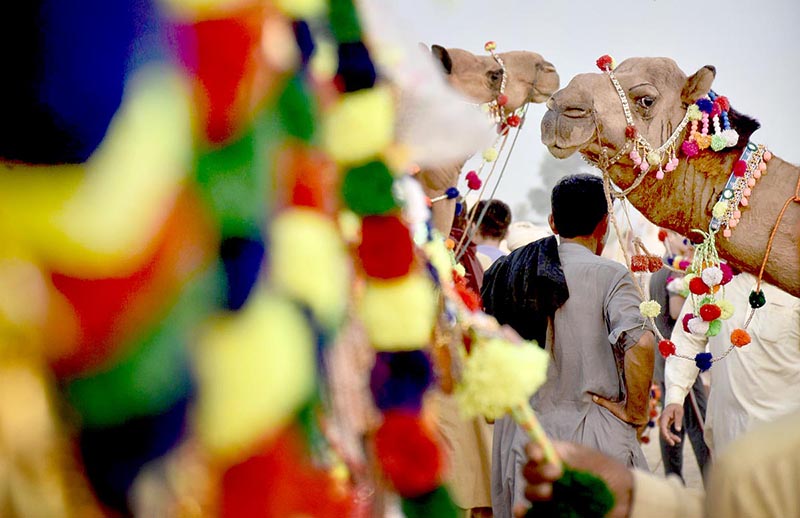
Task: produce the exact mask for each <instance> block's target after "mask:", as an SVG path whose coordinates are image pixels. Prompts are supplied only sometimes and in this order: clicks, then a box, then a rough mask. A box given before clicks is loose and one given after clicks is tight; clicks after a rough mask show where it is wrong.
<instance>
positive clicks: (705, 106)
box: [695, 99, 714, 113]
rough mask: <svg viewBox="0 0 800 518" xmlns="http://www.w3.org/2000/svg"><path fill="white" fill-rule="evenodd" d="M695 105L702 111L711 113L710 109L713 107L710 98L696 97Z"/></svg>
mask: <svg viewBox="0 0 800 518" xmlns="http://www.w3.org/2000/svg"><path fill="white" fill-rule="evenodd" d="M695 105H697V108H698V109H699V110H700V111H701V112H703V113H711V110H713V109H714V103H712V102H711V99H698V100H696V101H695Z"/></svg>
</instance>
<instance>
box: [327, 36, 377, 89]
mask: <svg viewBox="0 0 800 518" xmlns="http://www.w3.org/2000/svg"><path fill="white" fill-rule="evenodd" d="M336 74H337V75H338V76H339V80H340V81H341V83H340V86H341V88H342V90H343V91H344V92H355V91H357V90H362V89H365V88H372V87H373V86H374V85H375V80H376V78H377V73H376V72H375V65H374V64H373V63H372V59H370V57H369V51H368V50H367V47H366V46H364V44H363V43H362V42H360V41H356V42H352V43H341V44H339V68H338V70H337V71H336Z"/></svg>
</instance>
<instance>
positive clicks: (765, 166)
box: [758, 162, 767, 172]
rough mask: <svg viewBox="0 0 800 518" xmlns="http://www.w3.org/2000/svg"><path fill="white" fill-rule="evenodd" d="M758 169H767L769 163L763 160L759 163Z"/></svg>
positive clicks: (762, 170)
mask: <svg viewBox="0 0 800 518" xmlns="http://www.w3.org/2000/svg"><path fill="white" fill-rule="evenodd" d="M758 170H759V171H761V172H764V171H766V170H767V164H765V163H764V162H761V163H760V164H758Z"/></svg>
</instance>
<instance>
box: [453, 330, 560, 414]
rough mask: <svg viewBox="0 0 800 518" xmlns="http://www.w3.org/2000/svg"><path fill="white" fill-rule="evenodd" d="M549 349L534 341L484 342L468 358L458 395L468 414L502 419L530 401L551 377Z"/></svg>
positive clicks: (461, 405)
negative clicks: (548, 370) (537, 344)
mask: <svg viewBox="0 0 800 518" xmlns="http://www.w3.org/2000/svg"><path fill="white" fill-rule="evenodd" d="M547 359H548V356H547V353H546V352H545V351H544V350H542V349H541V348H539V347H538V346H536V345H535V344H533V343H530V342H525V343H523V344H520V345H515V344H512V343H510V342H508V341H506V340H501V339H498V338H495V339H491V340H488V341H486V342H480V343H479V344H478V345H477V347H474V348H473V350H472V352H471V353H470V355H469V356H468V357H467V358H466V360H465V361H464V370H463V372H462V376H461V382H460V383H459V385H458V386H457V387H456V393H455V395H456V399H457V401H458V405H459V408H460V409H461V412H462V414H463V415H464V416H465V417H474V416H478V415H482V416H484V417H487V418H489V419H498V418H500V417H502V416H503V415H505V414H506V413H507V412H508V411H509V410H510V409H511V408H513V407H515V406H517V405H524V404H527V402H528V400H529V399H530V397H531V396H532V395H533V394H534V393H535V392H536V391H537V390H539V387H540V386H541V385H542V384H543V383H544V382H545V380H546V379H547Z"/></svg>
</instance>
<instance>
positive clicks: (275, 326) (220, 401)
mask: <svg viewBox="0 0 800 518" xmlns="http://www.w3.org/2000/svg"><path fill="white" fill-rule="evenodd" d="M196 358H197V376H198V378H199V386H200V392H199V394H198V401H197V408H196V412H195V419H196V424H197V431H198V433H199V436H200V439H201V440H202V441H203V443H204V444H205V445H206V446H207V447H208V448H209V450H210V451H211V452H213V453H214V454H216V455H219V456H222V457H225V458H228V459H230V460H231V461H233V460H236V459H239V458H244V457H246V456H247V452H246V450H247V449H248V448H250V447H252V446H253V445H254V444H255V443H257V442H258V441H263V440H265V439H267V438H269V437H270V436H271V435H272V434H273V433H274V432H276V431H277V430H278V429H279V428H280V427H281V426H283V425H284V424H285V423H287V422H289V421H291V420H292V419H293V418H294V415H295V412H296V411H297V409H298V408H299V407H300V406H301V405H302V404H303V402H304V401H305V400H307V399H308V397H310V396H311V393H312V391H313V387H314V375H315V374H314V373H315V360H314V341H313V334H312V333H311V330H310V328H309V327H308V323H307V322H306V320H305V318H304V317H303V315H302V313H301V312H300V311H299V309H297V307H296V306H295V305H294V304H291V303H290V302H288V301H287V300H284V299H281V298H278V297H275V296H268V295H266V294H265V293H263V292H259V293H256V294H254V296H252V297H251V298H250V300H249V301H248V303H247V305H246V306H245V307H244V308H243V309H242V310H241V311H239V312H238V313H236V314H234V315H233V316H226V317H221V318H219V319H217V320H215V321H213V322H212V323H211V324H210V326H209V329H208V331H207V332H206V333H205V334H204V335H203V336H201V339H200V343H199V345H198V348H197V354H196Z"/></svg>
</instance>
